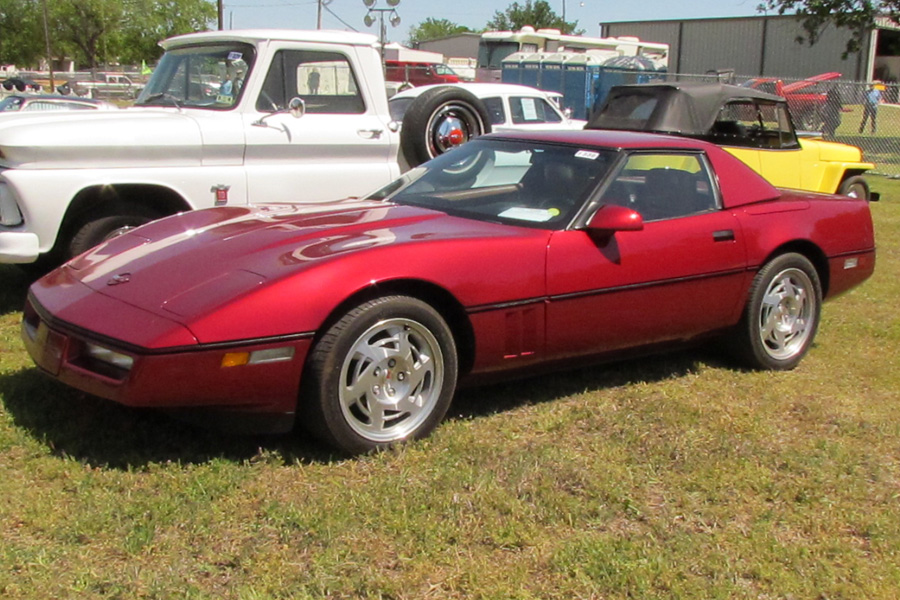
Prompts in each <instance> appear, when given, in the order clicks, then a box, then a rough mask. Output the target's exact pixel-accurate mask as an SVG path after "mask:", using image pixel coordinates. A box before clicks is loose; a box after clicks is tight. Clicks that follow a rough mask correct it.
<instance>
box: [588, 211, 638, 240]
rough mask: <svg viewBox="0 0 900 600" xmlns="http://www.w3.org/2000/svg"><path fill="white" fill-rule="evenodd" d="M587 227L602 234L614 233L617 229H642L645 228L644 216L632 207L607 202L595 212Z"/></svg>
mask: <svg viewBox="0 0 900 600" xmlns="http://www.w3.org/2000/svg"><path fill="white" fill-rule="evenodd" d="M587 229H588V231H591V232H595V233H599V234H602V235H612V234H614V233H616V232H617V231H641V230H642V229H644V218H643V217H642V216H641V215H640V213H638V212H637V211H634V210H631V209H630V208H626V207H624V206H616V205H615V204H607V205H605V206H601V207H600V209H599V210H598V211H597V212H595V213H594V216H593V217H591V220H590V221H588V224H587Z"/></svg>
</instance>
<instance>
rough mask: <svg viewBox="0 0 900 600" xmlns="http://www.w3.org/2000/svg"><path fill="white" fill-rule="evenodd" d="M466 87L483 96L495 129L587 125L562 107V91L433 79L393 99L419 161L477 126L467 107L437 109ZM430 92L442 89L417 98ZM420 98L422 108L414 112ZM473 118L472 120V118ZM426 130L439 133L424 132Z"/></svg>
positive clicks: (394, 111) (393, 113)
mask: <svg viewBox="0 0 900 600" xmlns="http://www.w3.org/2000/svg"><path fill="white" fill-rule="evenodd" d="M453 90H463V91H465V92H468V93H469V94H471V95H472V96H474V97H475V98H477V99H478V100H480V101H481V104H482V105H483V106H484V108H485V110H486V111H487V114H488V119H489V121H490V124H491V130H492V131H520V130H521V131H529V130H532V131H538V130H541V129H584V126H585V124H586V123H587V121H581V120H578V119H572V118H570V117H568V116H567V115H566V114H565V112H563V109H561V108H560V106H559V104H558V101H559V96H560V94H556V93H553V92H544V91H542V90H539V89H537V88H533V87H528V86H525V85H514V84H509V83H460V84H455V85H453V86H448V85H443V86H440V85H431V86H421V87H416V88H412V89H409V90H404V91H402V92H400V93H398V94H395V95H394V96H391V98H390V100H388V105H389V106H390V110H391V117H393V119H394V120H395V121H398V122H402V123H404V126H406V125H407V121H408V130H407V134H406V135H405V136H404V134H403V132H402V131H401V137H403V138H404V140H403V147H404V149H406V151H407V153H408V154H409V155H410V156H411V157H412V160H414V161H416V162H424V161H426V160H430V159H432V158H434V157H435V156H437V155H439V154H442V153H443V152H446V151H447V150H449V149H450V148H452V147H453V146H455V145H459V143H460V140H459V136H461V135H462V132H465V131H468V130H471V129H474V128H475V127H476V126H477V123H476V117H477V115H475V114H474V113H471V112H468V111H465V110H452V106H449V105H448V106H447V108H446V109H444V110H436V109H435V107H434V105H435V104H436V103H440V98H441V96H442V95H443V94H447V93H452V91H453ZM430 94H438V95H437V96H436V98H437V101H436V102H435V101H432V102H427V103H416V101H417V100H418V99H419V98H421V97H423V96H426V97H427V96H428V95H430ZM413 104H416V109H415V110H414V111H412V112H411V113H410V112H409V109H410V107H411V106H412V105H413ZM467 120H468V121H471V123H468V122H467ZM422 131H435V132H438V135H431V136H422V135H420V132H422Z"/></svg>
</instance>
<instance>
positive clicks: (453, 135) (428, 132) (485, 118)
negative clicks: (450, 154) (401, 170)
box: [400, 85, 491, 167]
mask: <svg viewBox="0 0 900 600" xmlns="http://www.w3.org/2000/svg"><path fill="white" fill-rule="evenodd" d="M490 132H491V120H490V116H489V115H488V112H487V109H486V108H485V106H484V103H483V102H482V101H481V100H479V99H478V98H476V97H475V96H474V95H473V94H472V93H471V92H469V91H466V90H464V89H461V88H459V87H456V86H452V85H447V86H440V87H436V88H433V89H430V90H428V91H426V92H424V93H423V94H422V95H421V96H419V97H418V98H416V99H415V101H413V103H412V105H410V107H409V110H407V111H406V115H405V116H404V117H403V128H402V129H401V130H400V147H401V148H402V149H403V155H404V157H405V158H406V162H407V163H408V164H409V166H410V167H415V166H418V165H420V164H422V163H423V162H425V161H427V160H431V159H432V158H434V157H435V156H439V155H441V154H443V153H444V152H446V151H448V150H452V149H453V148H455V147H456V146H459V145H461V144H464V143H466V142H468V141H469V140H471V139H472V138H476V137H478V136H479V135H484V134H486V133H490Z"/></svg>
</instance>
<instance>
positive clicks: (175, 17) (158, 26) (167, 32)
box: [0, 0, 216, 69]
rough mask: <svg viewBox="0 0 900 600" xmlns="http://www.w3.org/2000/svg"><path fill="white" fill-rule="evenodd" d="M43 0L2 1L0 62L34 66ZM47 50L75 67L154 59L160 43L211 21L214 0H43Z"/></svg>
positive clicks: (42, 50)
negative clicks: (45, 8)
mask: <svg viewBox="0 0 900 600" xmlns="http://www.w3.org/2000/svg"><path fill="white" fill-rule="evenodd" d="M43 1H44V0H0V63H15V64H19V65H21V66H28V67H33V66H35V65H36V64H37V63H38V61H39V60H40V59H41V58H44V57H45V55H46V46H45V37H44V29H43V4H42V2H43ZM46 2H47V6H48V9H49V11H48V12H49V17H50V18H49V29H50V44H51V52H52V53H53V55H54V57H57V58H58V57H63V56H65V57H68V58H73V59H74V60H75V62H76V65H77V66H78V68H85V67H86V68H90V69H96V68H98V67H99V66H100V65H101V64H102V63H104V62H107V63H108V62H114V61H115V62H126V63H138V62H140V61H141V60H147V61H150V60H153V59H155V58H158V57H159V55H160V54H161V53H162V50H161V49H160V48H159V46H158V42H159V41H160V40H162V39H164V38H167V37H171V36H173V35H177V34H180V33H190V32H193V31H203V30H206V29H208V28H209V27H210V25H212V24H213V23H214V22H215V18H216V5H215V2H214V1H212V0H46Z"/></svg>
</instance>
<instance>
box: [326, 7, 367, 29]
mask: <svg viewBox="0 0 900 600" xmlns="http://www.w3.org/2000/svg"><path fill="white" fill-rule="evenodd" d="M322 8H324V9H325V10H327V11H328V12H329V13H330V14H331V16H332V17H334V18H335V19H337V20H338V21H340V22H341V23H343V24H344V27H349V28H350V29H352V30H353V31H355V32H357V33H359V29H357V28H356V27H354V26H353V25H351V24H350V23H348V22H347V21H345V20H343V19H342V18H340V17H339V16H338V15H337V13H335V12H334V11H333V10H331V9H330V8H328V5H327V4H323V5H322Z"/></svg>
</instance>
